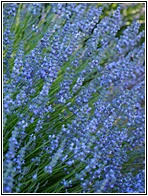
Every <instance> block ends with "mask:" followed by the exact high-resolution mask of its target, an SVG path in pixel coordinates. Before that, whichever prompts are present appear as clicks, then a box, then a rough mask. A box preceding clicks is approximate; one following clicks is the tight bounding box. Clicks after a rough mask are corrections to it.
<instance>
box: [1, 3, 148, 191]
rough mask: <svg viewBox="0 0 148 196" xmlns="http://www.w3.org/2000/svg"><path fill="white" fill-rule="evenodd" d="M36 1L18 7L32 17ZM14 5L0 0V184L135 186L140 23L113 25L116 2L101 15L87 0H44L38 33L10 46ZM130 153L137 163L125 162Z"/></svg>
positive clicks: (141, 122) (117, 17)
mask: <svg viewBox="0 0 148 196" xmlns="http://www.w3.org/2000/svg"><path fill="white" fill-rule="evenodd" d="M44 6H45V5H44V4H40V3H32V4H30V6H29V5H27V8H28V11H29V13H30V12H31V13H32V14H33V15H34V16H37V15H38V14H40V13H41V12H42V11H44ZM18 7H19V5H18V4H15V3H13V4H10V3H9V4H7V5H5V6H4V20H5V23H4V24H5V27H6V28H5V29H4V42H3V45H4V52H5V55H4V77H3V83H4V89H3V92H4V98H3V101H4V103H3V111H4V115H3V116H4V120H3V121H4V132H3V134H4V140H5V141H4V142H5V147H4V169H3V170H4V177H3V179H4V188H3V192H5V193H12V192H13V193H15V192H35V191H37V192H39V191H42V192H45V191H47V192H48V191H52V192H57V191H62V192H74V191H75V192H81V193H89V192H92V193H144V192H145V183H144V181H145V176H144V154H145V110H144V108H145V106H144V103H145V66H144V65H145V44H144V43H142V38H143V37H144V32H143V31H140V24H139V23H138V22H133V24H131V25H130V26H128V27H127V28H126V29H125V30H123V32H122V33H121V32H120V34H119V31H120V30H121V28H122V27H123V24H124V21H123V18H122V15H121V14H120V11H121V9H122V5H120V6H119V7H118V8H117V9H116V10H115V11H114V13H112V14H111V15H110V16H103V9H104V8H103V7H99V8H98V7H97V6H96V4H91V3H78V4H77V3H68V4H67V3H53V4H50V14H53V19H52V20H51V25H50V26H49V27H48V30H47V32H46V33H45V34H44V36H43V37H42V38H41V39H40V41H39V42H38V43H37V44H36V46H35V47H34V48H33V49H32V50H31V51H30V52H28V53H25V48H24V40H22V41H21V42H20V44H19V47H18V49H17V52H16V53H14V51H13V49H14V48H13V47H14V43H13V41H14V40H13V39H14V34H13V32H11V31H12V30H11V26H10V24H9V23H8V21H9V19H10V20H12V19H14V20H15V16H16V13H17V10H18ZM10 16H12V18H10ZM8 46H10V47H8ZM12 56H13V58H14V61H12V59H11V58H12ZM139 154H140V155H141V156H140V157H139V158H138V159H137V157H138V155H139ZM131 160H132V161H135V162H136V161H137V160H138V163H137V165H139V166H138V169H137V168H136V166H135V167H134V166H133V167H130V166H127V171H126V170H124V168H125V166H126V165H130V164H131V162H132V161H131ZM135 165H136V164H135ZM56 175H57V177H56ZM54 182H55V184H54ZM31 183H32V184H31ZM26 187H28V188H26ZM43 189H44V190H43Z"/></svg>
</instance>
